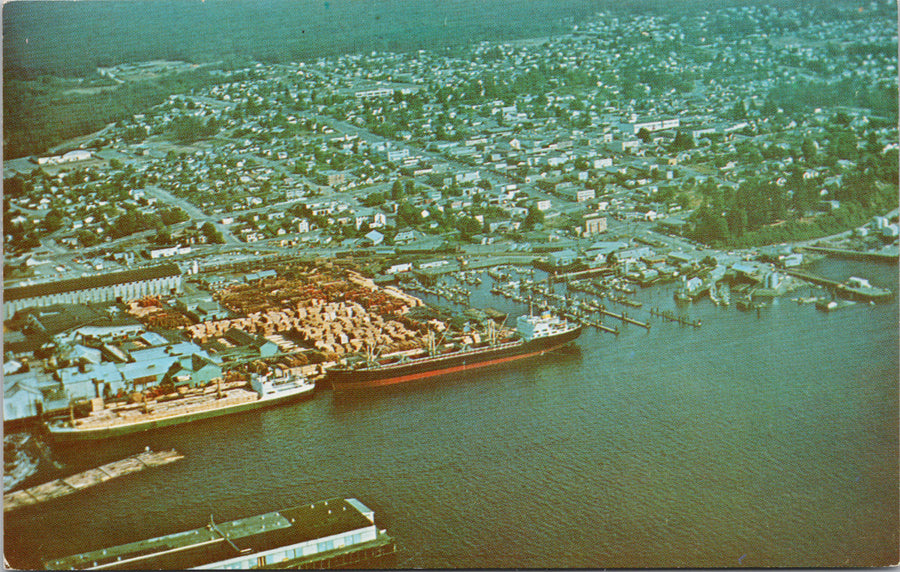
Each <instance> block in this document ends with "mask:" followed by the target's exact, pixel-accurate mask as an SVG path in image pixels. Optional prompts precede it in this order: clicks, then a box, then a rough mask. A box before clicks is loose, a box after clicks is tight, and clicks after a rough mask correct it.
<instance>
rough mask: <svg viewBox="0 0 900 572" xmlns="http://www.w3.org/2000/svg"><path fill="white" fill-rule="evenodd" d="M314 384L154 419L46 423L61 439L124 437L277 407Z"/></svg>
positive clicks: (302, 396)
mask: <svg viewBox="0 0 900 572" xmlns="http://www.w3.org/2000/svg"><path fill="white" fill-rule="evenodd" d="M314 388H315V387H314V386H310V387H309V388H308V389H306V388H304V389H303V390H301V391H298V392H296V393H290V394H286V395H277V396H272V397H270V398H262V399H257V400H255V401H246V402H244V403H237V404H234V405H230V406H227V407H220V408H214V409H206V410H203V411H196V412H186V413H182V414H179V415H172V416H169V417H159V418H154V419H145V420H136V421H134V422H132V423H121V424H115V425H105V426H101V427H75V428H73V427H66V426H53V425H48V426H47V427H46V430H47V432H48V433H49V434H50V437H51V438H52V439H53V440H54V441H57V442H68V441H92V440H96V439H109V438H112V437H121V436H123V435H130V434H132V433H142V432H144V431H151V430H153V429H161V428H163V427H171V426H173V425H182V424H184V423H192V422H194V421H200V420H201V419H212V418H215V417H221V416H223V415H233V414H236V413H242V412H245V411H252V410H254V409H262V408H265V407H273V406H276V405H282V404H285V403H292V402H295V401H300V400H303V399H309V398H311V397H312V396H313V390H314Z"/></svg>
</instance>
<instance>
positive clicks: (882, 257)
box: [801, 246, 900, 264]
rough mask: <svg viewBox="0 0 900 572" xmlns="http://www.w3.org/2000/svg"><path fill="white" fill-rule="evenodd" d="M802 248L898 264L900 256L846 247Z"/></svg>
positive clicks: (833, 254)
mask: <svg viewBox="0 0 900 572" xmlns="http://www.w3.org/2000/svg"><path fill="white" fill-rule="evenodd" d="M801 250H804V251H806V252H817V253H819V254H827V255H829V256H834V257H837V258H847V259H850V260H864V261H869V262H885V263H892V264H897V262H898V260H900V256H898V255H897V254H891V253H887V252H860V251H858V250H847V249H846V248H826V247H824V246H803V247H801Z"/></svg>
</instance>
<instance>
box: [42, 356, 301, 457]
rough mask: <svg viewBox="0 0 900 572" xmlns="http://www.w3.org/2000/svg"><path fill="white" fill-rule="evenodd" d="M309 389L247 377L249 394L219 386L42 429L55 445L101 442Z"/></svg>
mask: <svg viewBox="0 0 900 572" xmlns="http://www.w3.org/2000/svg"><path fill="white" fill-rule="evenodd" d="M313 390H315V384H314V383H312V382H311V381H309V380H307V379H306V378H305V377H304V376H302V375H299V374H295V373H291V372H281V371H279V372H275V373H274V374H273V375H254V376H252V377H251V379H250V388H249V389H248V388H247V384H246V382H238V383H229V384H224V386H223V384H222V382H221V381H219V382H218V383H216V384H212V385H210V386H208V387H205V388H199V389H196V390H193V391H192V392H188V393H186V394H185V395H179V396H177V397H175V398H173V399H161V400H154V401H150V400H148V401H143V402H141V403H129V404H119V405H114V406H112V407H104V406H102V405H101V408H99V409H98V410H96V411H92V412H91V413H90V414H88V416H87V417H83V418H80V419H76V418H75V417H74V415H71V416H70V417H69V418H68V419H53V420H49V421H47V422H45V423H44V426H45V427H46V429H47V432H48V433H49V434H50V437H51V438H52V439H54V440H55V441H81V440H91V439H105V438H109V437H118V436H121V435H127V434H130V433H138V432H141V431H148V430H150V429H156V428H159V427H168V426H170V425H180V424H182V423H189V422H191V421H197V420H200V419H208V418H211V417H219V416H221V415H229V414H232V413H238V412H241V411H248V410H251V409H259V408H262V407H269V406H272V405H278V404H281V403H286V402H289V401H295V400H300V399H303V398H307V397H312V394H313Z"/></svg>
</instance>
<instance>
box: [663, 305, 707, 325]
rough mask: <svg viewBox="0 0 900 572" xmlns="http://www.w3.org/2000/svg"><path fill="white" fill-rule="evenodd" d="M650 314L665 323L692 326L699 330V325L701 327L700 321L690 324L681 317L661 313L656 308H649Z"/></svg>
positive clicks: (690, 322) (669, 313)
mask: <svg viewBox="0 0 900 572" xmlns="http://www.w3.org/2000/svg"><path fill="white" fill-rule="evenodd" d="M650 313H651V314H652V315H654V316H659V317H660V318H662V319H663V320H666V321H667V322H678V323H679V324H681V325H682V326H693V327H695V328H699V327H700V326H701V325H703V322H701V321H700V320H694V321H693V322H692V321H690V320H686V319H684V318H682V317H681V316H676V315H675V314H674V313H672V312H661V311H659V309H658V308H651V309H650Z"/></svg>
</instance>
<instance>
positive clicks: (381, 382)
mask: <svg viewBox="0 0 900 572" xmlns="http://www.w3.org/2000/svg"><path fill="white" fill-rule="evenodd" d="M571 342H572V340H569V341H566V342H563V343H561V344H558V345H555V346H550V347H547V348H543V349H540V350H538V351H536V352H531V353H527V354H518V355H513V356H507V357H503V358H497V359H492V360H486V361H482V362H476V363H471V364H463V365H458V366H454V367H448V368H444V369H434V370H431V371H423V372H420V373H411V374H409V375H401V376H397V377H388V378H385V379H379V380H374V381H364V382H359V383H352V382H350V383H335V384H333V385H332V387H333V388H334V389H361V388H364V387H377V386H379V385H393V384H395V383H403V382H404V381H412V380H414V379H422V378H425V377H434V376H436V375H444V374H448V373H456V372H459V371H466V370H469V369H476V368H479V367H487V366H490V365H497V364H499V363H505V362H508V361H513V360H517V359H523V358H527V357H532V356H536V355H541V354H545V353H547V352H552V351H553V350H556V349H558V348H561V347H562V346H564V345H566V344H569V343H571Z"/></svg>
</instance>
